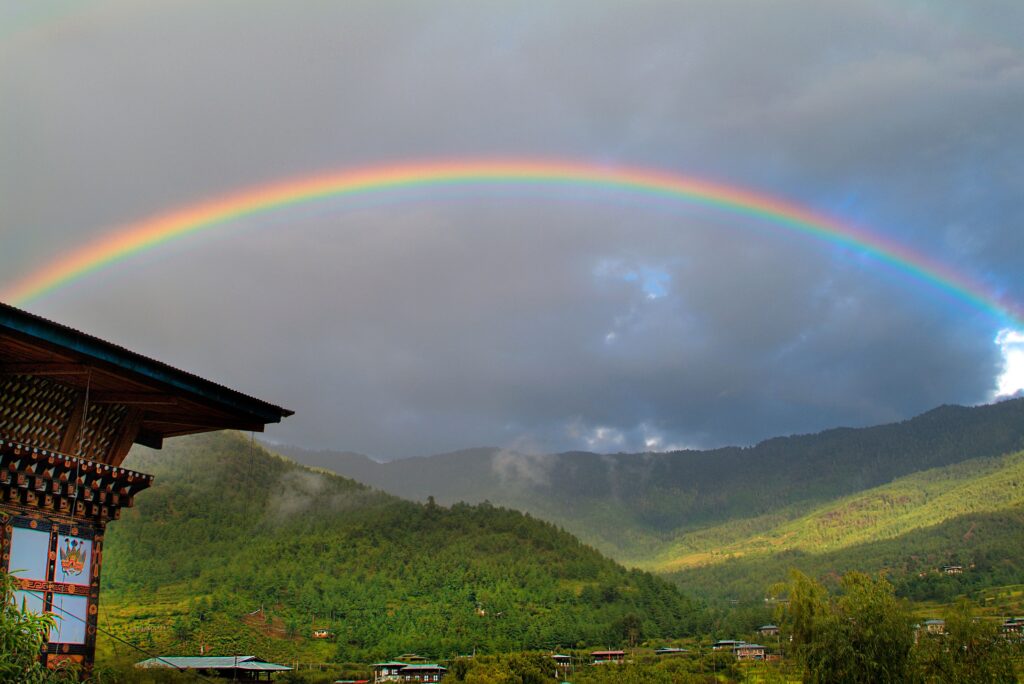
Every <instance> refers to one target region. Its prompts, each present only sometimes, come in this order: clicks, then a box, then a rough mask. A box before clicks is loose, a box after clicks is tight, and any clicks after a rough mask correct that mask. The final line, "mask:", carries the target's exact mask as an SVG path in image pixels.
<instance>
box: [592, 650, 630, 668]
mask: <svg viewBox="0 0 1024 684" xmlns="http://www.w3.org/2000/svg"><path fill="white" fill-rule="evenodd" d="M590 657H591V658H593V662H594V665H604V664H605V663H622V662H625V660H626V652H625V651H593V652H592V653H591V654H590Z"/></svg>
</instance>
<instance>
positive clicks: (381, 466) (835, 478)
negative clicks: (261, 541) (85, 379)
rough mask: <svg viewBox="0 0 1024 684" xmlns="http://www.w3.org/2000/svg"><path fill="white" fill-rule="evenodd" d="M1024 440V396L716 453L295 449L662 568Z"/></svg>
mask: <svg viewBox="0 0 1024 684" xmlns="http://www.w3.org/2000/svg"><path fill="white" fill-rule="evenodd" d="M1022 448H1024V399H1016V400H1010V401H1004V402H1002V403H998V404H994V405H989V406H979V407H973V408H966V407H960V406H943V407H940V408H937V409H934V410H932V411H929V412H928V413H925V414H923V415H921V416H918V417H916V418H913V419H911V420H907V421H904V422H901V423H895V424H891V425H883V426H878V427H871V428H861V429H850V428H839V429H833V430H827V431H825V432H822V433H819V434H815V435H802V436H795V437H780V438H776V439H770V440H767V441H765V442H762V443H760V444H758V445H756V446H754V447H750V448H723V449H715V450H711V451H681V452H672V453H663V454H662V453H659V454H616V455H598V454H592V453H582V452H574V453H563V454H552V455H535V456H532V455H524V454H518V453H512V452H508V451H504V450H499V449H473V450H467V451H462V452H456V453H451V454H442V455H438V456H431V457H425V458H413V459H405V460H401V461H392V462H389V463H376V462H374V461H371V460H370V459H368V458H366V457H362V456H359V455H356V454H350V453H345V454H338V455H333V454H331V453H329V452H303V451H300V450H294V449H293V450H288V451H289V453H290V454H292V455H294V456H295V457H296V458H297V459H299V460H301V461H303V462H307V463H315V464H316V465H319V466H322V467H325V468H329V469H332V470H334V471H336V472H339V473H341V474H343V475H348V476H351V477H355V478H357V479H359V480H360V481H362V482H366V483H368V484H371V485H373V486H375V487H380V488H381V489H384V490H386V491H389V492H391V493H394V494H397V495H399V496H403V497H408V498H413V499H418V500H424V499H425V498H426V497H427V496H430V495H432V496H435V497H436V498H437V500H438V501H441V502H445V503H452V502H455V501H469V502H479V501H484V500H489V501H491V502H493V503H496V504H500V505H506V506H510V507H514V508H518V509H521V510H526V511H529V512H531V513H533V514H535V515H537V516H540V517H542V518H544V519H546V520H551V521H553V522H555V523H557V524H559V525H562V526H564V527H565V528H566V529H568V530H570V531H572V532H573V533H575V534H577V535H579V536H580V537H581V538H583V539H584V540H585V541H587V542H588V543H591V544H594V545H595V546H597V547H598V548H599V549H601V550H602V551H605V552H606V553H609V554H610V555H612V556H613V557H615V558H618V559H619V560H622V561H625V562H628V563H632V564H637V565H640V566H643V567H649V568H655V567H658V565H659V564H661V563H664V562H665V558H664V556H663V552H664V550H665V548H666V546H668V545H671V544H674V543H675V542H676V541H678V540H679V539H680V537H681V536H683V535H686V534H689V533H691V532H694V531H696V530H702V529H706V528H709V527H714V526H718V525H722V524H726V523H736V521H742V520H747V521H750V525H751V528H753V527H755V526H760V525H761V523H762V522H763V519H762V518H763V516H772V519H771V524H772V525H779V524H782V523H784V522H785V521H787V520H798V519H800V518H802V517H803V516H804V515H806V514H808V513H810V512H811V511H813V510H814V509H815V508H817V507H819V506H822V505H825V504H827V503H828V502H830V501H832V500H833V499H836V498H838V497H843V496H846V495H850V494H854V493H856V492H860V491H862V490H865V489H870V488H873V487H877V486H879V485H883V484H886V483H888V482H890V481H892V480H893V479H895V478H899V477H901V476H905V475H909V474H911V473H915V472H918V471H922V470H926V469H930V468H938V467H942V466H948V465H951V464H956V463H960V462H962V461H965V460H969V459H976V458H982V457H998V456H1002V455H1005V454H1009V453H1012V452H1015V451H1019V450H1021V449H1022Z"/></svg>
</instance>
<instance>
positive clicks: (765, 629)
mask: <svg viewBox="0 0 1024 684" xmlns="http://www.w3.org/2000/svg"><path fill="white" fill-rule="evenodd" d="M757 633H758V634H760V635H761V636H779V627H778V625H761V626H760V627H758V628H757Z"/></svg>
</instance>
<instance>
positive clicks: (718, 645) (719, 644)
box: [711, 639, 745, 651]
mask: <svg viewBox="0 0 1024 684" xmlns="http://www.w3.org/2000/svg"><path fill="white" fill-rule="evenodd" d="M742 643H745V642H743V641H737V640H735V639H719V640H718V641H716V642H715V643H713V644H711V650H712V651H731V650H733V649H734V648H736V647H737V646H739V645H740V644H742Z"/></svg>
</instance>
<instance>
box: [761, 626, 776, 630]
mask: <svg viewBox="0 0 1024 684" xmlns="http://www.w3.org/2000/svg"><path fill="white" fill-rule="evenodd" d="M778 628H779V626H778V625H761V626H760V627H758V629H759V630H761V629H778Z"/></svg>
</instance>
